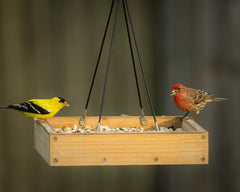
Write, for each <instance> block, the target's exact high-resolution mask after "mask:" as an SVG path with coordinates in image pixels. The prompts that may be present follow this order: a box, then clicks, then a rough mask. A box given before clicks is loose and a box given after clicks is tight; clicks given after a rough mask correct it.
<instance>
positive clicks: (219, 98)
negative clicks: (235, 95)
mask: <svg viewBox="0 0 240 192" xmlns="http://www.w3.org/2000/svg"><path fill="white" fill-rule="evenodd" d="M212 100H213V101H226V100H227V98H221V97H213V98H212Z"/></svg>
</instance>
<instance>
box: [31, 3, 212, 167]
mask: <svg viewBox="0 0 240 192" xmlns="http://www.w3.org/2000/svg"><path fill="white" fill-rule="evenodd" d="M121 3H122V7H123V11H124V18H125V24H126V31H127V34H128V40H129V47H130V52H131V58H132V65H133V72H134V76H135V81H136V89H137V93H138V100H139V106H140V107H139V108H140V114H139V116H102V110H103V104H104V95H105V90H106V83H107V77H108V71H109V65H110V56H111V52H112V44H113V40H114V34H115V28H116V23H117V15H118V11H119V4H120V0H116V2H115V0H113V1H112V4H111V9H110V12H109V17H108V20H107V24H106V28H105V32H104V35H103V40H102V43H101V47H100V51H99V55H98V59H97V64H96V67H95V71H94V74H93V78H92V81H91V85H90V90H89V94H88V97H87V101H86V105H85V110H84V114H83V115H82V116H81V117H52V118H49V119H48V120H46V121H39V120H35V121H34V142H35V149H36V150H37V151H38V152H39V154H40V155H41V156H42V158H43V159H44V160H45V161H46V162H47V163H48V164H49V165H50V166H99V165H168V164H169V165H173V164H208V132H207V131H206V130H204V129H203V128H202V127H201V126H200V125H198V124H197V123H196V122H195V121H194V120H191V119H186V118H183V119H182V118H181V117H176V116H156V115H155V112H154V109H153V105H152V101H151V97H150V93H149V90H148V86H147V82H146V77H145V74H144V70H143V65H142V62H141V58H140V54H139V49H138V46H137V41H136V36H135V33H134V28H133V22H132V19H131V15H130V11H129V8H128V3H127V0H121ZM115 4H116V9H115V14H114V16H113V28H112V35H111V43H110V48H109V54H108V61H107V67H106V73H105V80H104V86H103V92H102V100H101V106H100V112H99V115H98V116H93V117H89V116H87V109H88V103H89V100H90V96H91V92H92V89H93V85H94V82H95V77H96V73H97V71H98V65H99V63H100V58H101V55H102V50H103V47H104V42H105V37H106V35H107V32H108V28H109V24H110V21H111V18H112V12H113V9H114V5H115ZM133 45H134V46H133ZM134 48H135V52H136V53H137V58H138V63H139V66H140V69H141V72H142V77H143V80H144V84H145V88H146V92H147V96H148V101H149V105H150V107H151V112H152V116H145V114H144V110H143V106H142V99H141V94H140V90H139V81H138V74H137V70H136V64H135V63H136V62H135V57H134ZM101 126H107V127H110V128H112V129H113V128H115V129H116V130H119V131H110V132H103V131H102V130H101ZM64 127H65V128H66V127H68V128H71V127H75V128H76V129H79V130H82V129H84V128H86V127H91V132H84V133H83V132H81V131H76V132H74V133H73V132H71V131H70V132H69V131H68V132H59V131H58V130H62V129H63V128H64ZM163 128H165V129H171V131H168V132H166V131H163ZM177 128H181V132H179V131H177ZM121 130H131V131H125V132H124V131H121ZM132 130H133V131H132ZM137 130H140V131H137Z"/></svg>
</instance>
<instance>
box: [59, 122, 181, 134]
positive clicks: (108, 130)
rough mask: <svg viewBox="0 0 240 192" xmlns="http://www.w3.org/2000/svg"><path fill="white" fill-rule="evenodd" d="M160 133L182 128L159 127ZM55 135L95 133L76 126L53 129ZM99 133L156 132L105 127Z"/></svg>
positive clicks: (87, 127)
mask: <svg viewBox="0 0 240 192" xmlns="http://www.w3.org/2000/svg"><path fill="white" fill-rule="evenodd" d="M159 129H160V131H161V132H183V129H182V128H176V129H173V128H167V127H159ZM55 130H56V132H57V133H95V132H96V128H95V127H90V126H85V127H82V128H81V127H78V126H77V125H76V124H75V125H74V126H73V127H62V128H56V129H55ZM100 132H101V133H135V132H156V130H144V128H143V127H141V128H136V127H130V128H125V127H123V128H110V127H108V126H106V125H101V126H100Z"/></svg>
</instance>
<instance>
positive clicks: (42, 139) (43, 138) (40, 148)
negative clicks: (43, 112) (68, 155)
mask: <svg viewBox="0 0 240 192" xmlns="http://www.w3.org/2000/svg"><path fill="white" fill-rule="evenodd" d="M49 139H50V133H49V132H48V130H47V129H46V128H45V127H44V125H42V124H41V123H38V122H36V121H34V148H35V150H36V151H37V152H38V153H39V154H40V156H41V157H42V158H43V159H44V161H46V162H47V163H48V165H50V158H51V157H50V149H51V147H50V140H49Z"/></svg>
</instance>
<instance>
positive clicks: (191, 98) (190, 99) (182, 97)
mask: <svg viewBox="0 0 240 192" xmlns="http://www.w3.org/2000/svg"><path fill="white" fill-rule="evenodd" d="M171 89H172V93H171V96H173V98H174V102H175V104H176V106H177V107H178V108H179V109H180V110H183V111H187V114H186V115H188V113H189V112H195V114H194V115H193V116H195V115H197V114H199V113H200V111H201V110H202V109H204V107H205V105H206V104H207V103H210V102H213V101H223V100H227V99H226V98H219V97H214V96H213V95H211V94H209V93H207V92H205V91H202V90H199V89H193V88H187V87H185V86H183V85H182V84H175V85H173V86H172V87H171ZM186 115H184V116H183V117H185V116H186ZM193 116H192V117H193Z"/></svg>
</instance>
